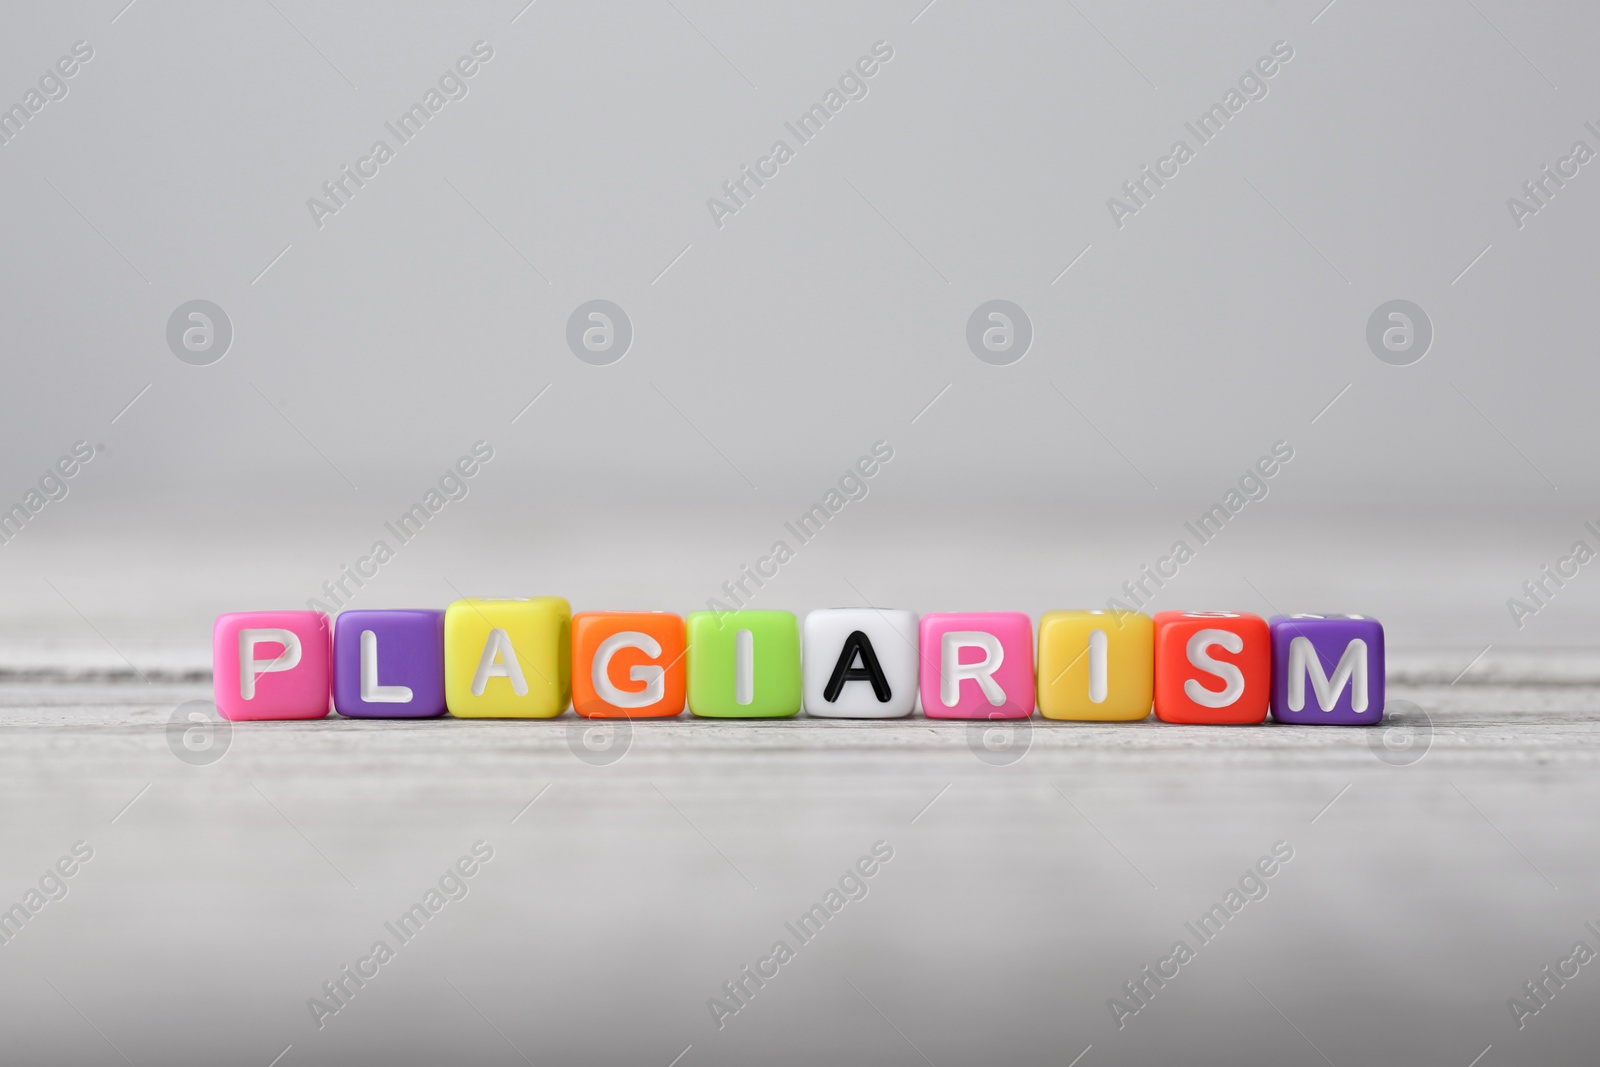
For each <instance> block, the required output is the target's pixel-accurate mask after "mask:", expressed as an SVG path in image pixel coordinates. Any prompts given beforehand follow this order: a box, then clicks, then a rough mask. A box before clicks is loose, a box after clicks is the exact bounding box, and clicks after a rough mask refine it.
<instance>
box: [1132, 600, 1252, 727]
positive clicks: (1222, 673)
mask: <svg viewBox="0 0 1600 1067" xmlns="http://www.w3.org/2000/svg"><path fill="white" fill-rule="evenodd" d="M1155 633H1156V670H1155V687H1156V689H1155V707H1156V718H1158V719H1160V720H1161V721H1162V722H1182V723H1235V724H1237V723H1256V722H1261V721H1262V720H1264V719H1265V718H1266V717H1267V697H1268V695H1269V693H1270V692H1271V689H1272V635H1271V634H1270V633H1269V631H1268V629H1267V620H1265V619H1263V618H1262V617H1261V616H1259V615H1250V614H1247V613H1243V612H1236V611H1158V612H1156V617H1155Z"/></svg>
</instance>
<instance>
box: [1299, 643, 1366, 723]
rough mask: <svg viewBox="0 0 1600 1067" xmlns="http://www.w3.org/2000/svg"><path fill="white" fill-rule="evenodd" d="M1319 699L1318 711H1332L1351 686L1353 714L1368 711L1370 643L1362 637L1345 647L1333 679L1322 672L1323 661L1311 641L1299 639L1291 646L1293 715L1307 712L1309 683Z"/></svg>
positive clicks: (1351, 708)
mask: <svg viewBox="0 0 1600 1067" xmlns="http://www.w3.org/2000/svg"><path fill="white" fill-rule="evenodd" d="M1307 679H1309V680H1310V681H1311V688H1312V689H1313V690H1314V691H1315V692H1316V695H1317V708H1318V709H1319V710H1321V711H1332V710H1333V706H1334V705H1335V704H1337V703H1338V702H1339V695H1340V694H1341V693H1343V692H1344V687H1345V686H1346V685H1349V686H1350V710H1351V711H1353V712H1358V713H1359V712H1363V711H1366V710H1367V643H1366V642H1365V641H1363V640H1361V639H1360V638H1359V637H1358V638H1356V639H1355V640H1353V641H1351V642H1350V643H1349V644H1347V645H1345V646H1344V654H1343V655H1342V656H1340V657H1339V665H1338V666H1337V667H1335V668H1334V669H1333V677H1332V678H1329V677H1328V676H1327V675H1326V674H1324V673H1323V671H1322V657H1321V656H1319V655H1317V646H1316V645H1313V644H1312V643H1311V638H1309V637H1296V638H1295V639H1294V640H1292V641H1290V642H1289V677H1288V679H1287V680H1288V683H1289V695H1288V704H1289V710H1290V711H1303V710H1304V709H1305V706H1306V681H1307Z"/></svg>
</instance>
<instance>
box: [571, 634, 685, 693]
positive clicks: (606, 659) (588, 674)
mask: <svg viewBox="0 0 1600 1067" xmlns="http://www.w3.org/2000/svg"><path fill="white" fill-rule="evenodd" d="M685 651H686V649H685V646H684V636H683V618H682V616H679V615H674V614H672V613H671V612H666V611H584V612H579V613H578V614H576V615H574V616H573V617H572V710H573V711H576V712H577V713H578V714H579V715H582V716H584V717H585V718H590V719H646V718H661V717H663V716H668V715H677V714H679V713H680V712H682V711H683V701H684V692H685V689H686V681H685V679H686V677H687V674H688V667H687V666H686V665H685V664H684V653H685Z"/></svg>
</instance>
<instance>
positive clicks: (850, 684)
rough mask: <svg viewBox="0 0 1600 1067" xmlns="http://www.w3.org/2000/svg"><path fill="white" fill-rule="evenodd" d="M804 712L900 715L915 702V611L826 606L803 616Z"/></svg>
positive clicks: (833, 716)
mask: <svg viewBox="0 0 1600 1067" xmlns="http://www.w3.org/2000/svg"><path fill="white" fill-rule="evenodd" d="M804 659H805V704H806V714H807V715H814V716H818V717H820V718H831V719H898V718H902V717H904V716H906V715H910V714H911V710H912V708H914V707H915V706H916V703H917V617H916V615H915V614H913V613H912V612H909V611H895V610H889V609H881V608H828V609H824V610H820V611H813V612H811V613H810V614H808V615H807V616H806V622H805V657H804Z"/></svg>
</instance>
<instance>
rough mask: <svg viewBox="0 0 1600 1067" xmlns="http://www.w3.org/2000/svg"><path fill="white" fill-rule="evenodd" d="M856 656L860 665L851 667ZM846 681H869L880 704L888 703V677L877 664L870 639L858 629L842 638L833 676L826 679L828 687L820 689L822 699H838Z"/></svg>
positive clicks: (829, 701)
mask: <svg viewBox="0 0 1600 1067" xmlns="http://www.w3.org/2000/svg"><path fill="white" fill-rule="evenodd" d="M857 656H860V657H861V666H859V667H852V666H851V664H852V663H854V662H855V661H856V657H857ZM846 682H871V683H872V691H873V693H875V694H876V695H877V697H878V703H880V704H887V703H889V698H890V697H891V696H892V695H893V694H892V693H890V692H889V679H887V678H885V677H884V676H883V668H882V667H880V666H878V654H877V653H876V652H874V651H872V639H871V638H869V637H868V636H867V635H866V634H864V633H862V632H861V631H860V630H856V631H853V632H852V633H851V634H850V636H849V637H847V638H845V639H844V650H843V651H841V652H840V653H839V662H838V663H836V664H834V667H833V677H832V678H829V679H828V688H826V689H824V690H823V691H822V699H824V700H826V701H827V702H828V703H830V704H832V703H833V702H834V701H836V700H838V699H839V694H840V692H842V691H843V690H844V683H846Z"/></svg>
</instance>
